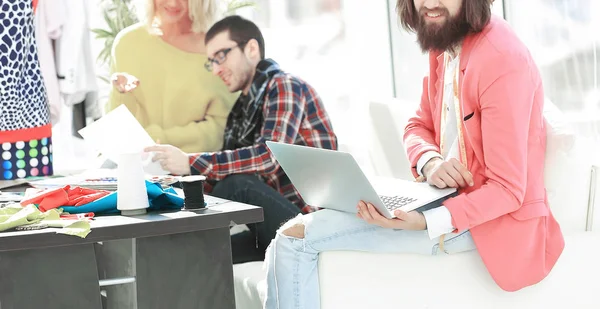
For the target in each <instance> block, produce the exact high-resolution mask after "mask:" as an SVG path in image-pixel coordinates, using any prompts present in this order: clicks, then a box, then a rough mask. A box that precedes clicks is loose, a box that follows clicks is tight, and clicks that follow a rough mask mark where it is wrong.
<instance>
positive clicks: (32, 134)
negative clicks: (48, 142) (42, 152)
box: [0, 124, 52, 143]
mask: <svg viewBox="0 0 600 309" xmlns="http://www.w3.org/2000/svg"><path fill="white" fill-rule="evenodd" d="M45 137H52V125H49V124H47V125H43V126H41V127H35V128H27V129H17V130H11V131H2V133H1V134H0V143H16V142H19V141H30V140H34V139H42V138H45Z"/></svg>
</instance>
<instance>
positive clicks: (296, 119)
mask: <svg viewBox="0 0 600 309" xmlns="http://www.w3.org/2000/svg"><path fill="white" fill-rule="evenodd" d="M224 134H225V135H224V143H223V150H222V151H218V152H212V153H199V154H191V155H190V156H189V160H190V165H191V170H192V174H194V175H199V174H200V175H205V176H206V177H207V178H208V179H210V180H216V181H219V180H222V179H224V178H225V177H227V176H229V175H233V174H255V175H257V176H259V177H260V178H261V179H262V180H263V181H264V182H265V183H266V184H268V185H269V186H271V187H272V188H274V189H275V190H277V191H279V192H280V193H281V194H282V195H283V196H285V197H286V198H287V199H289V200H290V201H291V202H292V203H294V204H296V205H297V206H298V207H299V208H301V209H302V211H303V212H305V213H307V212H312V211H313V210H314V208H312V207H310V206H308V205H306V204H305V203H304V201H303V200H302V198H301V197H300V194H298V191H296V189H295V188H294V186H293V185H292V183H291V181H290V179H289V178H288V176H287V175H286V174H285V173H284V171H283V169H282V168H281V167H280V166H279V163H277V161H276V160H275V158H274V157H273V156H272V154H271V153H270V152H269V150H268V148H267V145H266V144H265V142H266V141H277V142H284V143H289V144H297V145H305V146H310V147H318V148H326V149H333V150H336V149H337V137H336V136H335V134H334V133H333V128H332V126H331V122H330V120H329V117H328V115H327V112H326V111H325V108H324V107H323V103H322V102H321V99H320V98H319V96H318V94H317V93H316V92H315V90H314V89H313V88H312V87H311V86H310V85H308V84H307V83H305V82H304V81H302V80H300V79H299V78H297V77H295V76H292V75H290V74H287V73H285V72H283V71H281V69H280V68H279V65H278V64H277V63H276V62H275V61H273V60H271V59H265V60H262V61H261V62H259V64H258V65H257V68H256V73H255V76H254V79H253V81H252V85H251V88H250V91H249V93H248V95H246V96H244V95H242V96H240V98H239V99H238V101H237V102H236V103H235V105H234V107H233V109H232V111H231V113H230V114H229V118H228V120H227V126H226V127H225V132H224ZM207 192H210V188H207Z"/></svg>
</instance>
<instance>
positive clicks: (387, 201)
mask: <svg viewBox="0 0 600 309" xmlns="http://www.w3.org/2000/svg"><path fill="white" fill-rule="evenodd" d="M379 198H380V199H381V201H382V202H383V205H384V206H385V208H387V209H388V210H389V211H394V210H396V209H398V208H400V207H402V206H404V205H407V204H408V203H412V202H414V201H416V200H417V199H416V198H412V197H408V196H383V195H382V196H379Z"/></svg>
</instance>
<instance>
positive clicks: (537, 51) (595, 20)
mask: <svg viewBox="0 0 600 309" xmlns="http://www.w3.org/2000/svg"><path fill="white" fill-rule="evenodd" d="M504 6H505V9H506V10H505V11H506V18H507V20H508V21H509V23H510V24H511V25H512V26H513V29H515V31H516V32H517V34H518V35H519V37H520V38H521V39H522V40H523V41H524V43H525V44H526V45H527V47H528V48H529V50H530V51H531V53H532V55H533V57H534V59H535V61H536V62H537V64H538V66H539V69H540V71H541V74H542V78H543V82H544V88H545V94H546V98H547V99H550V100H551V101H552V102H553V103H554V104H555V105H556V106H557V107H558V108H559V109H560V110H561V111H563V112H564V113H565V116H566V117H567V119H568V120H569V121H570V122H571V124H572V125H573V127H574V128H575V129H576V130H577V132H578V133H579V134H581V135H582V136H586V137H591V138H594V139H596V140H597V141H598V140H600V138H599V136H600V130H599V128H600V92H599V90H598V85H599V83H598V69H599V68H600V64H599V62H598V60H599V59H598V57H599V56H600V49H599V45H600V44H599V43H600V32H598V31H597V30H598V29H600V1H597V0H528V1H521V0H505V1H504Z"/></svg>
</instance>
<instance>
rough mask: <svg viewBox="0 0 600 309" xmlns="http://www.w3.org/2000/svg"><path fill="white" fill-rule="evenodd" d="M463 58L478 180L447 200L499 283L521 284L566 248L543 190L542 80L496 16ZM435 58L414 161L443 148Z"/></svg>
mask: <svg viewBox="0 0 600 309" xmlns="http://www.w3.org/2000/svg"><path fill="white" fill-rule="evenodd" d="M460 57H461V59H460V75H459V76H460V78H459V88H460V94H459V96H460V103H461V106H462V107H461V108H462V117H463V119H459V120H460V121H461V122H462V126H463V131H464V137H465V146H466V150H467V161H468V169H469V170H470V171H471V173H472V174H473V176H474V180H475V186H474V187H471V188H468V189H465V190H461V192H460V194H459V195H458V196H457V197H455V198H452V199H449V200H447V201H446V202H445V203H444V206H446V207H447V208H448V210H449V211H450V213H451V214H452V223H453V225H454V227H456V229H457V231H463V230H466V229H469V230H470V231H471V234H472V236H473V239H474V241H475V244H476V246H477V249H478V251H479V254H480V255H481V258H482V259H483V262H484V263H485V265H486V267H487V269H488V271H489V273H490V274H491V276H492V277H493V278H494V280H495V281H496V283H497V284H498V285H499V286H500V287H501V288H502V289H504V290H506V291H516V290H519V289H521V288H523V287H526V286H529V285H533V284H535V283H537V282H539V281H540V280H542V279H543V278H545V277H546V276H547V275H548V273H549V272H550V270H551V269H552V267H553V266H554V264H555V263H556V261H557V260H558V257H559V256H560V254H561V253H562V250H563V248H564V239H563V236H562V232H561V230H560V227H559V225H558V223H557V222H556V220H555V219H554V217H553V216H552V213H551V212H550V209H549V206H548V202H547V198H546V190H545V188H544V158H545V150H546V124H545V121H544V119H543V115H542V110H543V104H544V93H543V88H542V81H541V78H540V75H539V72H538V70H537V67H536V66H535V63H534V61H533V59H532V58H531V56H530V54H529V51H528V50H527V48H526V47H525V46H524V44H523V43H522V42H521V41H520V40H519V39H518V38H517V36H516V35H515V33H514V32H513V31H512V30H511V29H510V27H509V26H508V24H507V23H506V22H505V21H503V20H502V19H500V18H497V17H493V18H492V21H491V22H490V24H489V25H488V26H487V27H486V28H485V29H484V30H483V31H482V32H481V33H478V34H475V35H471V36H469V37H468V38H466V39H465V41H464V44H463V47H462V51H461V55H460ZM429 63H430V72H429V77H428V78H425V80H424V82H423V96H422V99H421V104H420V107H419V110H418V111H417V115H416V116H415V117H413V118H411V119H410V120H409V122H408V125H407V127H406V131H405V135H404V142H405V145H406V149H407V152H408V157H409V160H410V162H411V165H412V166H416V163H417V161H418V160H419V158H420V157H421V155H422V154H423V153H425V152H427V151H429V150H434V151H438V152H439V147H438V145H439V141H440V118H441V111H440V106H441V105H442V96H443V93H442V92H443V77H444V72H443V71H444V63H443V54H442V53H440V52H432V53H430V55H429ZM470 114H473V115H472V116H471V117H470V118H468V120H466V121H465V120H464V117H465V116H468V115H470ZM413 174H414V175H415V177H417V176H418V175H417V172H416V170H415V168H413Z"/></svg>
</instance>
